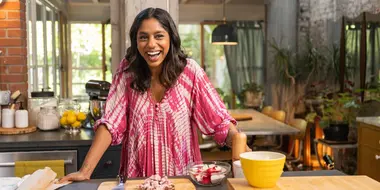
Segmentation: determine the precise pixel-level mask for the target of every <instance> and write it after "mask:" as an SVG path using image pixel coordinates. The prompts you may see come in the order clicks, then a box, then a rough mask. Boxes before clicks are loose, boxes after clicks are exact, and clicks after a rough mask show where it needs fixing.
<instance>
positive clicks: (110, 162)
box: [104, 160, 113, 167]
mask: <svg viewBox="0 0 380 190" xmlns="http://www.w3.org/2000/svg"><path fill="white" fill-rule="evenodd" d="M112 164H113V163H112V160H108V161H106V162H105V163H104V167H109V166H111V165H112Z"/></svg>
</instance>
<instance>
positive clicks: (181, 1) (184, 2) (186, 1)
mask: <svg viewBox="0 0 380 190" xmlns="http://www.w3.org/2000/svg"><path fill="white" fill-rule="evenodd" d="M188 2H189V0H179V3H180V4H186V3H188Z"/></svg>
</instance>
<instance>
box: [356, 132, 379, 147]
mask: <svg viewBox="0 0 380 190" xmlns="http://www.w3.org/2000/svg"><path fill="white" fill-rule="evenodd" d="M359 135H360V137H361V138H359V144H362V145H367V146H370V147H372V148H376V149H377V150H380V130H377V129H373V128H372V127H364V126H363V127H361V129H360V132H359Z"/></svg>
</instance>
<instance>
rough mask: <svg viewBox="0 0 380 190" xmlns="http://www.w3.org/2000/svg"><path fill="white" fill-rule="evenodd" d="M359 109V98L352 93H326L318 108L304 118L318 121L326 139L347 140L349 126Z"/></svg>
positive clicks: (354, 119) (353, 121) (351, 124)
mask: <svg viewBox="0 0 380 190" xmlns="http://www.w3.org/2000/svg"><path fill="white" fill-rule="evenodd" d="M359 109H360V99H359V97H358V96H357V95H356V94H354V93H348V92H346V93H338V94H332V95H331V96H330V97H328V96H327V95H326V96H324V97H323V103H322V105H321V106H320V107H319V109H318V110H317V111H316V112H311V113H309V114H308V115H307V116H306V120H307V121H309V122H312V123H313V122H314V121H319V126H320V127H321V128H322V129H323V132H324V134H325V139H326V140H331V141H347V140H348V133H349V126H354V125H353V124H354V123H355V121H356V115H357V113H358V111H359Z"/></svg>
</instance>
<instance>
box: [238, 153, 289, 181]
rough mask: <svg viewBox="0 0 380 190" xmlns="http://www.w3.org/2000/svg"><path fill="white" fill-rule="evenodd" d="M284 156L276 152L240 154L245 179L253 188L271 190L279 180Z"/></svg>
mask: <svg viewBox="0 0 380 190" xmlns="http://www.w3.org/2000/svg"><path fill="white" fill-rule="evenodd" d="M285 159H286V156H285V155H284V154H281V153H277V152H269V151H254V152H245V153H241V154H240V161H241V166H242V169H243V173H244V176H245V179H247V181H248V183H249V184H250V185H251V186H253V187H259V188H271V187H274V186H276V182H277V181H278V179H279V178H280V176H281V174H282V172H283V168H284V164H285Z"/></svg>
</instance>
